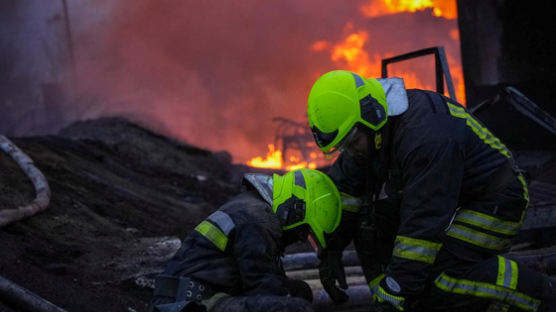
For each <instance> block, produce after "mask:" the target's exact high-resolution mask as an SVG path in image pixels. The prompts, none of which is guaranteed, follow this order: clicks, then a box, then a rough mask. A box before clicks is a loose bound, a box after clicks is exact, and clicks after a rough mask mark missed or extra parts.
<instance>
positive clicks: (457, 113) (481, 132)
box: [446, 102, 511, 158]
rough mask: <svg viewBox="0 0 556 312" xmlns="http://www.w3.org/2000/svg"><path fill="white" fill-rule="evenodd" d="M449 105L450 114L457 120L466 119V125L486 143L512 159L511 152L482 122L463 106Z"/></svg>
mask: <svg viewBox="0 0 556 312" xmlns="http://www.w3.org/2000/svg"><path fill="white" fill-rule="evenodd" d="M446 105H448V110H449V111H450V114H451V115H452V116H454V117H456V118H461V119H465V124H466V125H467V126H468V127H470V128H471V129H472V130H473V132H474V133H475V134H476V135H477V136H478V137H479V138H480V139H481V140H483V142H485V143H486V144H487V145H489V146H490V147H492V148H494V149H496V150H498V152H500V153H501V154H502V155H504V156H506V157H507V158H510V157H511V152H510V151H509V150H508V149H507V148H506V146H505V145H504V144H502V142H500V140H499V139H498V138H497V137H495V136H494V135H493V134H492V133H491V132H490V131H489V130H488V129H487V128H485V127H483V126H482V125H481V123H480V122H478V121H477V120H475V118H473V116H471V115H470V114H469V113H468V112H466V111H465V108H463V107H461V106H457V105H454V104H452V103H449V102H446Z"/></svg>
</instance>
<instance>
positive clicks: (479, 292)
mask: <svg viewBox="0 0 556 312" xmlns="http://www.w3.org/2000/svg"><path fill="white" fill-rule="evenodd" d="M434 284H435V285H436V287H438V288H439V289H442V290H444V291H446V292H450V293H456V294H461V295H470V296H475V297H481V298H489V299H494V300H499V301H503V302H505V303H507V304H510V305H513V306H516V307H518V308H520V309H523V310H526V311H537V309H538V308H539V305H540V303H541V302H540V300H538V299H535V298H533V297H530V296H527V295H525V294H523V293H520V292H517V291H515V290H513V289H509V288H505V287H502V286H498V285H492V284H488V283H483V282H475V281H470V280H464V279H456V278H453V277H450V276H448V275H446V274H445V273H442V274H440V275H439V276H438V277H437V278H436V280H435V281H434Z"/></svg>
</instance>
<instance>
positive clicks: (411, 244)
mask: <svg viewBox="0 0 556 312" xmlns="http://www.w3.org/2000/svg"><path fill="white" fill-rule="evenodd" d="M441 247H442V244H440V243H435V242H431V241H427V240H424V239H416V238H411V237H406V236H397V237H396V242H395V243H394V250H393V252H392V256H394V257H398V258H403V259H408V260H415V261H420V262H425V263H428V264H432V263H434V260H436V255H437V254H438V251H439V250H440V248H441Z"/></svg>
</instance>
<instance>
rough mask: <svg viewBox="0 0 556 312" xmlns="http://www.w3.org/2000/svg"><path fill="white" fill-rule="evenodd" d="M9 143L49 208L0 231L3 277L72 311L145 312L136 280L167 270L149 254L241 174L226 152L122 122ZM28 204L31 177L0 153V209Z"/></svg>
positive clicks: (146, 292)
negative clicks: (31, 165) (44, 189)
mask: <svg viewBox="0 0 556 312" xmlns="http://www.w3.org/2000/svg"><path fill="white" fill-rule="evenodd" d="M13 141H14V143H15V144H16V145H17V146H18V147H20V148H21V149H22V150H23V151H24V152H25V153H27V154H28V155H29V156H30V157H31V158H32V159H33V160H34V162H35V164H36V166H37V167H38V168H39V169H40V170H41V171H42V172H43V173H44V175H45V176H46V177H47V180H48V182H49V184H50V187H51V190H52V200H51V203H50V207H49V208H48V209H47V210H46V211H45V212H43V213H40V214H38V215H36V216H34V217H32V218H30V219H27V220H25V221H22V222H18V223H15V224H12V225H9V226H6V227H4V228H2V229H0V250H1V255H2V256H1V257H0V274H1V275H2V276H4V277H5V278H7V279H10V280H11V281H13V282H15V283H17V284H19V285H21V286H23V287H26V288H27V289H29V290H31V291H33V292H35V293H37V294H38V295H39V296H41V297H43V298H45V299H47V300H49V301H51V302H53V303H54V304H56V305H58V306H60V307H62V308H64V309H67V310H69V311H145V310H146V307H147V301H148V299H149V297H150V295H151V290H150V289H149V288H147V287H141V286H138V285H137V284H136V282H135V281H136V277H137V276H138V275H139V274H141V273H145V272H144V271H145V270H148V269H149V268H152V267H153V266H158V267H161V266H162V265H163V263H156V261H155V260H156V259H155V258H156V257H154V258H153V256H152V255H149V254H148V252H149V249H150V247H151V246H153V245H156V244H157V243H160V242H161V241H163V238H164V237H170V238H175V237H183V236H185V234H186V233H188V232H189V231H190V230H191V229H192V228H193V227H194V226H195V225H196V224H197V223H199V222H200V220H201V218H204V217H205V216H207V215H208V214H209V213H211V212H212V211H214V210H215V209H217V207H218V206H219V205H220V204H222V203H223V202H224V201H225V200H226V198H227V197H228V196H230V195H232V194H234V193H235V192H237V191H238V190H239V187H240V179H239V177H240V176H241V172H242V170H245V168H242V167H241V166H239V167H238V166H232V165H231V164H230V163H229V160H230V157H229V155H226V154H225V153H219V154H212V153H210V152H208V151H205V150H201V149H198V148H195V147H192V146H187V145H185V144H183V143H179V142H176V141H172V140H170V139H168V138H165V137H163V136H160V135H158V134H155V133H153V132H151V131H149V130H146V129H144V128H141V127H138V126H136V125H134V124H131V123H128V122H126V121H124V120H121V119H104V120H98V121H95V122H82V123H78V124H74V125H73V126H71V127H70V128H67V129H65V130H64V131H62V132H61V133H60V135H57V136H47V137H34V138H22V139H13ZM33 198H34V190H33V187H32V185H31V183H30V182H29V181H28V179H27V177H26V176H25V175H24V173H23V172H22V171H21V170H20V169H19V167H18V166H17V164H16V163H15V162H14V161H13V160H12V159H11V158H9V156H7V155H6V154H5V153H0V209H6V208H15V207H17V206H19V205H23V204H25V203H28V202H29V201H31V200H32V199H33ZM169 242H170V244H172V240H171V239H170V240H169ZM174 242H175V240H174ZM167 243H168V242H166V244H167ZM178 244H179V241H178ZM170 247H171V246H170ZM170 250H171V248H170ZM159 258H160V257H159ZM153 259H154V260H153ZM153 261H155V262H153ZM147 273H148V272H147ZM0 310H1V311H4V310H6V311H15V310H13V308H9V307H7V306H2V304H1V303H0Z"/></svg>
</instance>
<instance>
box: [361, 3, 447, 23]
mask: <svg viewBox="0 0 556 312" xmlns="http://www.w3.org/2000/svg"><path fill="white" fill-rule="evenodd" d="M425 9H432V14H433V15H434V16H438V17H444V18H447V19H455V18H457V16H458V13H457V5H456V0H381V1H377V0H370V1H369V2H368V3H367V4H364V5H362V6H361V12H362V13H363V15H365V16H366V17H377V16H382V15H388V14H395V13H400V12H415V11H418V10H425Z"/></svg>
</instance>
